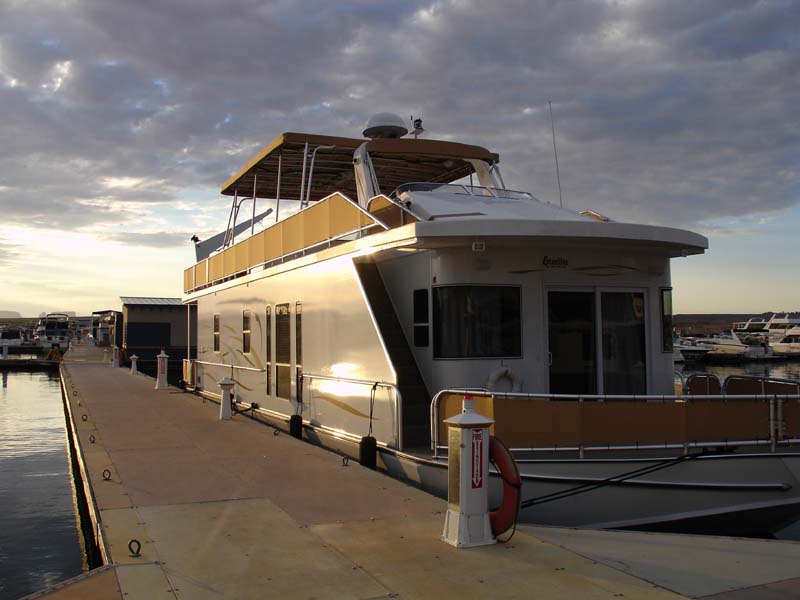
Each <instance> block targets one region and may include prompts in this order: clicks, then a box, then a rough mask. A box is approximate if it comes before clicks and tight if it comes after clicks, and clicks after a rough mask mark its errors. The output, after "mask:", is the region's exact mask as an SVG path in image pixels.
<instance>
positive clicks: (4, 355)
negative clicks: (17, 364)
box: [3, 344, 8, 360]
mask: <svg viewBox="0 0 800 600" xmlns="http://www.w3.org/2000/svg"><path fill="white" fill-rule="evenodd" d="M3 360H8V344H3Z"/></svg>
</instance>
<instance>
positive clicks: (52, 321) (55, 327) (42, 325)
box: [34, 313, 72, 350]
mask: <svg viewBox="0 0 800 600" xmlns="http://www.w3.org/2000/svg"><path fill="white" fill-rule="evenodd" d="M70 339H72V330H71V329H70V323H69V315H67V314H66V313H48V314H46V315H45V316H44V317H42V318H41V319H39V322H38V324H37V325H36V333H35V334H34V341H36V343H37V345H39V346H41V347H42V349H43V350H49V349H50V348H52V347H53V346H59V347H61V348H62V349H66V347H67V345H68V344H69V341H70Z"/></svg>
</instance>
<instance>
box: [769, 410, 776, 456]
mask: <svg viewBox="0 0 800 600" xmlns="http://www.w3.org/2000/svg"><path fill="white" fill-rule="evenodd" d="M776 446H777V436H776V432H775V397H774V396H773V397H772V398H770V399H769V451H770V452H775V450H776Z"/></svg>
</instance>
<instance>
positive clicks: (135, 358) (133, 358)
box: [131, 354, 139, 375]
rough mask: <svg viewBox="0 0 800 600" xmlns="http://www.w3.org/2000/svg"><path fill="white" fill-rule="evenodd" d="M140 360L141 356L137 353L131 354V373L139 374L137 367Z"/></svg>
mask: <svg viewBox="0 0 800 600" xmlns="http://www.w3.org/2000/svg"><path fill="white" fill-rule="evenodd" d="M138 360H139V357H138V356H136V355H135V354H134V355H133V356H131V375H138V374H139V369H138V368H137V367H136V362H137V361H138Z"/></svg>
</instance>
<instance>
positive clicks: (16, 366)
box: [0, 358, 59, 371]
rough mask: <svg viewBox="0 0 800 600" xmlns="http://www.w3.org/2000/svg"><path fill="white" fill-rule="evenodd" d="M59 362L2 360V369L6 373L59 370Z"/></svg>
mask: <svg viewBox="0 0 800 600" xmlns="http://www.w3.org/2000/svg"><path fill="white" fill-rule="evenodd" d="M58 365H59V361H57V360H45V359H43V358H0V369H4V370H6V371H49V370H53V371H56V370H58Z"/></svg>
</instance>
